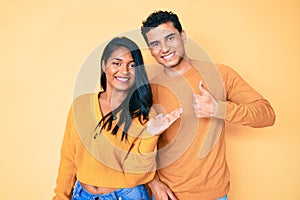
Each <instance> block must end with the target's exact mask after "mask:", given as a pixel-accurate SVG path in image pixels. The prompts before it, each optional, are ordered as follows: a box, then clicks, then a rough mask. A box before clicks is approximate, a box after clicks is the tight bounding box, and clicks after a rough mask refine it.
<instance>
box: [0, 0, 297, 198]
mask: <svg viewBox="0 0 300 200" xmlns="http://www.w3.org/2000/svg"><path fill="white" fill-rule="evenodd" d="M159 9H167V10H173V11H174V12H175V13H177V14H178V15H179V17H180V19H181V22H182V24H183V28H184V29H185V30H186V31H187V35H188V37H190V38H192V39H194V40H195V41H197V42H198V43H199V44H201V45H202V46H203V47H204V48H205V49H206V50H207V52H208V53H209V54H210V56H211V57H212V59H213V60H214V61H215V62H218V63H224V64H227V65H229V66H231V67H233V68H234V69H235V70H236V71H238V72H239V73H240V74H241V75H242V76H243V77H244V78H245V79H246V80H247V81H248V82H249V83H250V84H251V85H252V86H253V87H255V88H256V89H257V90H258V91H259V92H260V93H262V94H263V96H264V97H266V98H267V99H268V100H269V101H270V102H271V103H272V105H273V107H274V109H275V111H276V114H277V120H276V124H275V125H274V126H273V127H269V128H263V129H252V128H247V127H235V126H230V127H228V129H229V130H228V134H227V149H228V152H227V154H228V162H229V167H230V170H231V183H232V187H231V191H230V193H229V197H230V199H232V200H253V199H256V200H265V199H273V200H281V199H291V200H296V199H300V190H299V186H300V155H299V154H300V135H299V133H300V131H299V127H298V126H299V123H300V117H299V116H300V115H299V111H300V109H299V102H300V98H299V97H300V95H299V92H300V90H299V86H300V78H299V75H300V73H299V72H300V69H299V67H300V66H299V64H300V2H299V1H298V0H285V1H283V0H282V1H280V0H279V1H273V0H265V1H262V0H240V1H233V0H226V1H216V0H212V1H203V0H190V1H179V0H128V1H121V0H119V1H116V0H115V1H109V0H105V1H100V0H98V1H76V0H75V1H74V0H73V1H63V2H61V1H57V0H56V1H33V0H31V1H29V0H28V1H3V0H2V1H1V3H0V27H1V31H0V34H1V37H0V58H1V59H0V65H1V71H0V92H1V99H0V102H1V104H0V110H1V118H0V121H1V126H0V134H1V141H0V148H1V151H0V152H1V153H0V159H1V164H0V190H1V192H0V199H5V200H7V199H30V200H35V199H36V200H40V199H51V197H52V196H53V189H54V186H55V179H56V175H57V168H58V163H59V150H60V145H61V141H62V136H63V131H64V126H65V120H66V115H67V111H68V109H69V106H70V104H71V102H72V99H73V89H74V84H75V81H76V77H77V74H78V72H79V70H80V66H81V64H82V63H83V62H84V61H85V59H86V58H87V57H88V55H89V54H90V53H91V52H92V50H94V49H95V48H96V47H97V46H98V45H99V44H101V43H102V42H104V41H106V40H107V39H109V38H111V37H112V36H114V35H116V34H119V33H122V32H124V31H129V30H133V29H138V28H139V27H140V25H141V21H142V20H143V19H145V18H146V17H147V16H148V14H149V13H150V12H152V11H153V10H159Z"/></svg>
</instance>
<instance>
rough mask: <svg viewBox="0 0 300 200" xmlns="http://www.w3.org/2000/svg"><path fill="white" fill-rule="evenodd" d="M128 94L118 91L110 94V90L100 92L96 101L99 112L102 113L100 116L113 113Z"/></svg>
mask: <svg viewBox="0 0 300 200" xmlns="http://www.w3.org/2000/svg"><path fill="white" fill-rule="evenodd" d="M127 93H128V92H123V91H122V92H121V91H120V92H119V91H116V90H115V91H113V92H110V90H106V91H105V92H102V93H101V94H100V95H99V98H98V101H99V106H100V110H101V112H102V115H103V116H105V115H106V114H107V113H109V112H111V111H113V110H114V109H116V108H117V107H118V106H119V105H121V103H122V102H123V101H124V99H125V98H126V96H127Z"/></svg>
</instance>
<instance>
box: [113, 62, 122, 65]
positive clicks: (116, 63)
mask: <svg viewBox="0 0 300 200" xmlns="http://www.w3.org/2000/svg"><path fill="white" fill-rule="evenodd" d="M112 64H113V65H116V66H121V63H119V62H113V63H112Z"/></svg>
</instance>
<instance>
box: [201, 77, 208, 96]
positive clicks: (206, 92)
mask: <svg viewBox="0 0 300 200" xmlns="http://www.w3.org/2000/svg"><path fill="white" fill-rule="evenodd" d="M199 89H200V91H201V92H202V93H203V94H209V92H208V91H207V90H206V89H205V88H204V87H203V81H202V80H201V81H200V83H199Z"/></svg>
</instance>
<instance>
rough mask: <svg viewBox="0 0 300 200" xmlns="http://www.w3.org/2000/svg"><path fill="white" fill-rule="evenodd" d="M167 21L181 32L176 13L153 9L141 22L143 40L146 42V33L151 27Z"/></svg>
mask: <svg viewBox="0 0 300 200" xmlns="http://www.w3.org/2000/svg"><path fill="white" fill-rule="evenodd" d="M167 22H172V23H173V25H174V27H175V28H176V29H177V30H178V31H179V33H181V32H182V26H181V24H180V21H179V18H178V16H177V15H176V14H174V13H173V12H172V11H161V10H160V11H154V12H153V13H152V14H150V15H149V16H148V18H147V19H146V20H144V21H143V22H142V27H141V32H142V35H143V37H144V39H145V41H146V42H147V43H148V40H147V36H146V33H148V32H149V31H150V30H151V29H152V28H156V27H158V26H159V25H161V24H164V23H167Z"/></svg>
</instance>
